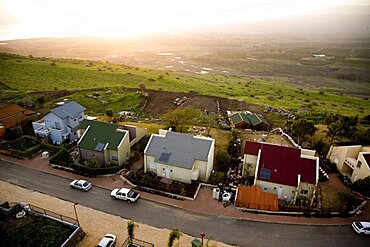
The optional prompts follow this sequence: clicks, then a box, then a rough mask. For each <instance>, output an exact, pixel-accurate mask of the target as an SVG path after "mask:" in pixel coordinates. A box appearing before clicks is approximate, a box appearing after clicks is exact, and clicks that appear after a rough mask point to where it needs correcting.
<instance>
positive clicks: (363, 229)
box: [352, 221, 370, 236]
mask: <svg viewBox="0 0 370 247" xmlns="http://www.w3.org/2000/svg"><path fill="white" fill-rule="evenodd" d="M352 228H353V230H355V232H356V233H357V234H360V235H361V236H363V235H365V234H366V235H370V222H366V221H356V222H353V223H352Z"/></svg>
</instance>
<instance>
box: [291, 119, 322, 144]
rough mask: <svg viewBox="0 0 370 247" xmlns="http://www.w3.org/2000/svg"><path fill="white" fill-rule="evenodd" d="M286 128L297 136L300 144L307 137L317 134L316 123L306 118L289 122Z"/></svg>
mask: <svg viewBox="0 0 370 247" xmlns="http://www.w3.org/2000/svg"><path fill="white" fill-rule="evenodd" d="M286 127H287V128H288V129H289V131H290V132H291V133H292V134H293V135H295V136H297V138H298V142H300V141H301V139H302V138H304V137H305V136H306V135H313V134H315V132H316V128H315V125H314V123H313V122H312V121H308V120H307V119H306V118H299V119H298V120H294V121H288V122H287V123H286Z"/></svg>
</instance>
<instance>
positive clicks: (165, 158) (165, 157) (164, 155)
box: [159, 153, 171, 162]
mask: <svg viewBox="0 0 370 247" xmlns="http://www.w3.org/2000/svg"><path fill="white" fill-rule="evenodd" d="M170 155H171V154H170V153H161V157H159V161H161V162H168V160H169V159H170Z"/></svg>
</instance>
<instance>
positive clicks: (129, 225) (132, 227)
mask: <svg viewBox="0 0 370 247" xmlns="http://www.w3.org/2000/svg"><path fill="white" fill-rule="evenodd" d="M136 227H139V226H138V225H137V224H136V223H135V221H133V220H130V221H129V222H127V235H128V239H129V241H130V246H131V244H132V240H133V239H134V231H135V228H136Z"/></svg>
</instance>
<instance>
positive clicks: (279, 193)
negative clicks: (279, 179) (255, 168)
mask: <svg viewBox="0 0 370 247" xmlns="http://www.w3.org/2000/svg"><path fill="white" fill-rule="evenodd" d="M282 195H283V189H282V188H279V189H278V198H279V199H281V196H282Z"/></svg>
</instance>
